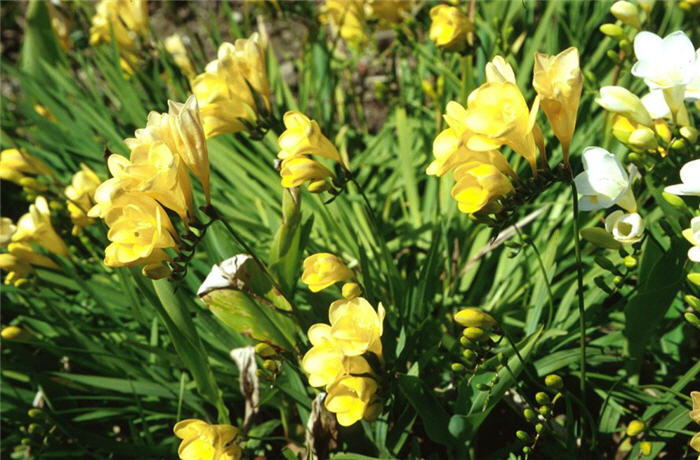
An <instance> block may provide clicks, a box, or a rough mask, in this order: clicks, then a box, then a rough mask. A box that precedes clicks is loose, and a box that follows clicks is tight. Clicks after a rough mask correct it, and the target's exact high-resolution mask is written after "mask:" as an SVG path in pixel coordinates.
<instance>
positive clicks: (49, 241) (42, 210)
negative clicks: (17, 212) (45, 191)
mask: <svg viewBox="0 0 700 460" xmlns="http://www.w3.org/2000/svg"><path fill="white" fill-rule="evenodd" d="M12 241H13V242H28V243H29V242H31V243H36V244H38V245H39V246H42V247H43V248H45V249H46V250H48V251H49V252H53V253H54V254H58V255H61V256H65V255H68V247H67V246H66V243H64V242H63V240H62V239H61V237H60V236H58V233H56V230H54V228H53V225H51V211H50V210H49V203H48V202H47V201H46V198H44V197H43V196H38V197H36V200H35V202H34V204H32V205H29V212H28V213H26V214H24V215H23V216H22V217H20V218H19V220H18V221H17V231H16V232H15V233H14V235H12Z"/></svg>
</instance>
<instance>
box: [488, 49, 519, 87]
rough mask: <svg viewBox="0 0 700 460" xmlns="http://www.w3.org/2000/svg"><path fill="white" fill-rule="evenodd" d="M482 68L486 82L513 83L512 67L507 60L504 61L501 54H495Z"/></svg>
mask: <svg viewBox="0 0 700 460" xmlns="http://www.w3.org/2000/svg"><path fill="white" fill-rule="evenodd" d="M484 70H485V73H486V82H487V83H505V82H510V83H513V84H515V72H513V67H511V65H510V64H508V61H506V60H505V59H504V58H503V56H496V57H494V58H493V59H492V60H491V61H490V62H487V63H486V68H485V69H484Z"/></svg>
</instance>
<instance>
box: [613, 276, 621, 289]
mask: <svg viewBox="0 0 700 460" xmlns="http://www.w3.org/2000/svg"><path fill="white" fill-rule="evenodd" d="M612 281H613V284H614V285H615V286H618V285H620V284H621V283H622V277H621V276H620V275H615V276H613V280H612Z"/></svg>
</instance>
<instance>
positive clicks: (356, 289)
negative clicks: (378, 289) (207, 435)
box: [342, 282, 362, 300]
mask: <svg viewBox="0 0 700 460" xmlns="http://www.w3.org/2000/svg"><path fill="white" fill-rule="evenodd" d="M342 292H343V297H345V298H346V299H348V300H350V299H354V298H355V297H359V296H360V294H362V288H361V287H360V285H359V284H357V283H352V282H350V283H345V284H343V291H342Z"/></svg>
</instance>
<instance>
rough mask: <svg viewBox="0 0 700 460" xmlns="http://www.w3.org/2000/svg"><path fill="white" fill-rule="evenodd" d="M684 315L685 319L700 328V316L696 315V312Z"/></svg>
mask: <svg viewBox="0 0 700 460" xmlns="http://www.w3.org/2000/svg"><path fill="white" fill-rule="evenodd" d="M683 317H684V318H685V320H686V321H688V322H689V323H690V324H692V325H693V326H695V327H697V328H698V329H700V318H698V317H697V316H695V314H694V313H686V314H685V315H683Z"/></svg>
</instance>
